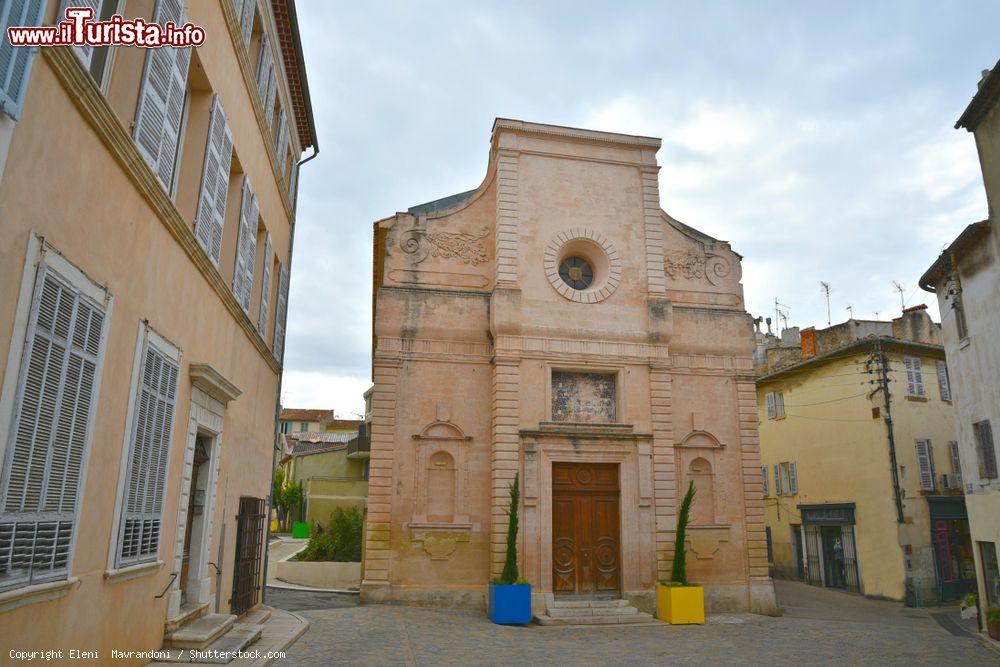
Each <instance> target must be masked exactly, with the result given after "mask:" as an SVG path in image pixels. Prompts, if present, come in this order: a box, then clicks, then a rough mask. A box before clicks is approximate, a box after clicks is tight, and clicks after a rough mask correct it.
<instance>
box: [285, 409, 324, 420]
mask: <svg viewBox="0 0 1000 667" xmlns="http://www.w3.org/2000/svg"><path fill="white" fill-rule="evenodd" d="M331 417H333V410H305V409H303V408H282V409H281V417H279V419H281V420H282V421H289V422H321V421H325V420H327V419H330V418H331Z"/></svg>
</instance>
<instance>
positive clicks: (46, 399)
mask: <svg viewBox="0 0 1000 667" xmlns="http://www.w3.org/2000/svg"><path fill="white" fill-rule="evenodd" d="M50 255H51V256H52V259H51V260H50V259H48V258H49V256H50ZM55 255H56V253H54V252H53V253H47V254H46V255H43V257H45V260H44V263H42V264H41V265H40V266H39V268H38V271H37V277H36V279H35V288H34V295H33V297H32V302H31V307H30V317H29V321H28V327H27V333H26V336H25V345H24V353H23V358H22V365H21V373H20V379H19V384H18V387H17V394H16V398H15V404H14V413H13V417H12V419H11V421H10V424H11V428H10V432H9V434H8V442H7V449H6V456H5V461H4V465H3V475H2V477H0V590H4V589H8V588H16V587H20V586H26V585H29V584H36V583H40V582H44V581H50V580H54V579H65V578H66V577H68V576H69V571H70V566H71V563H72V556H73V553H72V552H73V543H74V538H75V534H76V528H77V521H78V509H79V495H80V490H81V487H82V481H83V477H84V473H85V471H86V462H87V450H88V443H89V441H90V436H91V428H92V425H93V420H94V410H95V407H96V404H97V390H98V387H99V384H100V370H101V362H102V356H103V346H104V335H105V329H106V327H105V324H106V319H107V312H108V309H110V296H109V295H107V293H106V292H104V290H102V289H101V288H99V287H97V286H95V285H93V284H92V283H90V282H89V281H88V280H87V279H86V278H85V277H84V276H83V274H82V273H80V272H79V271H78V270H76V269H75V268H74V267H72V266H71V265H69V263H68V262H65V260H63V259H62V258H61V257H58V256H55ZM49 262H51V264H50V263H49ZM63 264H65V265H66V266H65V269H66V270H65V271H64V270H63V267H62V265H63ZM54 266H59V267H60V270H59V273H57V272H56V271H55V270H54ZM67 276H73V278H74V279H72V280H71V279H69V278H67ZM98 299H101V300H102V301H103V303H101V302H100V301H99V300H98Z"/></svg>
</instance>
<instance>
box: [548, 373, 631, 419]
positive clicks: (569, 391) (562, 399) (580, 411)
mask: <svg viewBox="0 0 1000 667" xmlns="http://www.w3.org/2000/svg"><path fill="white" fill-rule="evenodd" d="M615 402H616V393H615V375H614V374H613V373H586V372H575V371H552V421H556V422H575V423H596V424H613V423H614V422H615V418H616V416H615V413H616V405H615Z"/></svg>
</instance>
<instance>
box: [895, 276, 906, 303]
mask: <svg viewBox="0 0 1000 667" xmlns="http://www.w3.org/2000/svg"><path fill="white" fill-rule="evenodd" d="M892 289H894V290H895V291H897V292H899V309H900V310H906V299H905V298H904V296H903V295H904V293H905V291H906V288H904V287H903V286H902V285H900V284H899V283H898V282H896V281H895V280H893V281H892Z"/></svg>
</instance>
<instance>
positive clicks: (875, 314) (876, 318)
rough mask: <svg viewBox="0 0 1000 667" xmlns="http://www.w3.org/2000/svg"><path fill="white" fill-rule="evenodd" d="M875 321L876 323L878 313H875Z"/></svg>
mask: <svg viewBox="0 0 1000 667" xmlns="http://www.w3.org/2000/svg"><path fill="white" fill-rule="evenodd" d="M875 321H876V322H878V311H877V310H876V311H875Z"/></svg>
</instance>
